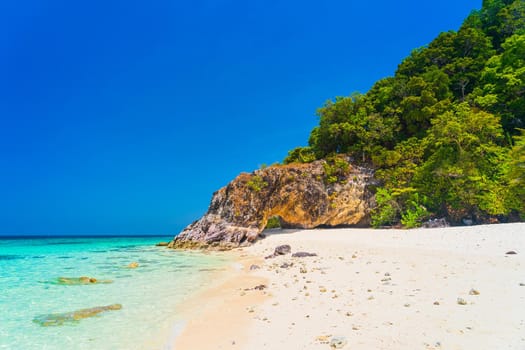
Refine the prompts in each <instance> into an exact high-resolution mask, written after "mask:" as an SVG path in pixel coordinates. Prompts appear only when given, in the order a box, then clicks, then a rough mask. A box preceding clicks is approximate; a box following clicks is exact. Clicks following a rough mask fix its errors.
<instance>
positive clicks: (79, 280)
mask: <svg viewBox="0 0 525 350" xmlns="http://www.w3.org/2000/svg"><path fill="white" fill-rule="evenodd" d="M55 283H56V284H61V285H66V286H78V285H86V284H100V283H113V281H112V280H98V279H96V278H94V277H87V276H81V277H58V278H57V280H56V282H55Z"/></svg>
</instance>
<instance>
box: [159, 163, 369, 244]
mask: <svg viewBox="0 0 525 350" xmlns="http://www.w3.org/2000/svg"><path fill="white" fill-rule="evenodd" d="M372 175H373V174H372V171H370V170H369V169H366V168H361V167H357V166H351V165H350V164H349V163H348V162H347V161H346V160H343V159H342V158H338V159H336V160H332V162H331V163H327V162H326V161H324V160H321V161H316V162H313V163H309V164H291V165H277V166H271V167H269V168H265V169H260V170H256V171H255V172H253V173H251V174H248V173H242V174H240V175H239V176H238V177H237V178H236V179H234V180H233V181H232V182H230V183H229V184H228V185H227V186H226V187H223V188H221V189H220V190H219V191H217V192H215V193H214V194H213V198H212V200H211V204H210V207H209V209H208V212H207V213H206V214H205V215H204V216H203V217H202V218H201V219H199V220H198V221H195V222H194V223H192V224H191V225H189V226H188V227H186V228H185V229H184V230H183V231H182V232H181V233H180V234H179V235H178V236H176V237H175V239H174V240H173V241H172V242H171V243H170V244H169V247H171V248H217V249H229V248H233V247H238V246H242V245H247V244H250V243H252V242H254V241H255V240H256V239H257V237H258V235H259V234H260V233H261V232H262V230H263V229H264V228H265V226H266V223H267V221H268V219H269V218H271V217H278V218H279V220H280V223H281V226H282V227H283V228H303V229H308V228H315V227H319V226H325V227H333V226H366V225H368V223H369V210H370V207H371V201H372V198H373V196H372V195H371V193H370V192H369V191H368V185H369V184H371V182H372V181H373V178H372Z"/></svg>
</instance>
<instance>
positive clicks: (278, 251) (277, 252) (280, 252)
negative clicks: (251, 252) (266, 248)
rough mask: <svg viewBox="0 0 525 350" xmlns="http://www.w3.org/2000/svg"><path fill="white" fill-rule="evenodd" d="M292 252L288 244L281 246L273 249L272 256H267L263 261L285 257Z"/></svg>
mask: <svg viewBox="0 0 525 350" xmlns="http://www.w3.org/2000/svg"><path fill="white" fill-rule="evenodd" d="M291 251H292V248H291V247H290V246H289V245H288V244H283V245H279V246H277V247H275V250H274V252H273V254H271V255H268V256H267V257H265V259H272V258H275V257H276V256H279V255H286V254H289V253H290V252H291Z"/></svg>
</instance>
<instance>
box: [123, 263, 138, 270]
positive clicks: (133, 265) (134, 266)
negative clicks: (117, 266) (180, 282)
mask: <svg viewBox="0 0 525 350" xmlns="http://www.w3.org/2000/svg"><path fill="white" fill-rule="evenodd" d="M126 267H127V268H128V269H136V268H137V267H139V263H138V262H136V261H133V262H131V263H129V264H128V266H126Z"/></svg>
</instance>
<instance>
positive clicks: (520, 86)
mask: <svg viewBox="0 0 525 350" xmlns="http://www.w3.org/2000/svg"><path fill="white" fill-rule="evenodd" d="M317 114H318V116H319V125H318V126H317V127H315V128H314V129H313V130H312V132H311V134H310V138H309V141H308V143H309V145H308V146H307V147H298V148H296V149H294V150H292V151H290V152H289V154H288V156H287V157H286V159H285V161H284V162H285V163H293V162H300V163H308V162H312V161H314V160H318V159H325V160H326V163H325V173H326V178H325V181H326V182H327V183H334V182H337V181H339V180H340V179H341V178H342V175H343V174H344V172H345V169H343V168H341V167H340V164H339V163H338V161H337V159H340V158H338V157H337V156H336V155H338V154H344V155H347V156H350V157H351V159H352V160H353V162H354V163H359V164H363V165H367V166H371V167H373V168H374V169H375V170H376V177H377V178H378V179H379V180H380V182H381V185H380V186H379V187H378V188H377V192H376V202H377V208H376V209H375V210H374V211H373V214H372V224H373V225H374V226H382V225H395V224H399V223H401V224H402V225H404V226H406V227H416V226H419V225H420V224H421V222H422V221H424V220H426V219H428V218H430V217H437V216H439V217H442V216H445V217H447V218H448V219H449V220H451V221H452V222H460V221H461V219H462V218H466V217H468V218H470V219H472V220H474V221H477V222H483V221H487V220H488V219H489V218H490V217H491V216H502V217H503V216H507V217H508V216H516V214H518V215H521V216H522V217H523V216H525V134H524V133H523V131H522V129H523V128H525V2H524V1H523V0H514V1H513V0H484V1H483V6H482V9H481V10H479V11H474V12H472V13H471V14H470V16H469V17H468V18H467V19H466V20H465V21H464V23H463V25H462V26H461V28H460V29H459V30H458V31H449V32H444V33H441V34H440V35H439V36H438V37H437V38H436V39H435V40H433V41H432V42H431V43H430V44H429V45H427V46H425V47H422V48H419V49H416V50H414V51H413V52H412V53H411V54H410V56H408V57H407V58H406V59H405V60H403V62H401V64H400V65H399V66H398V69H397V71H396V73H395V75H394V76H393V77H388V78H385V79H382V80H380V81H378V82H377V83H376V84H375V85H374V86H373V87H372V88H371V89H370V91H368V92H367V93H366V94H352V95H351V96H348V97H336V98H335V100H329V101H327V102H326V103H325V104H324V106H322V107H321V108H319V109H318V110H317Z"/></svg>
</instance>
